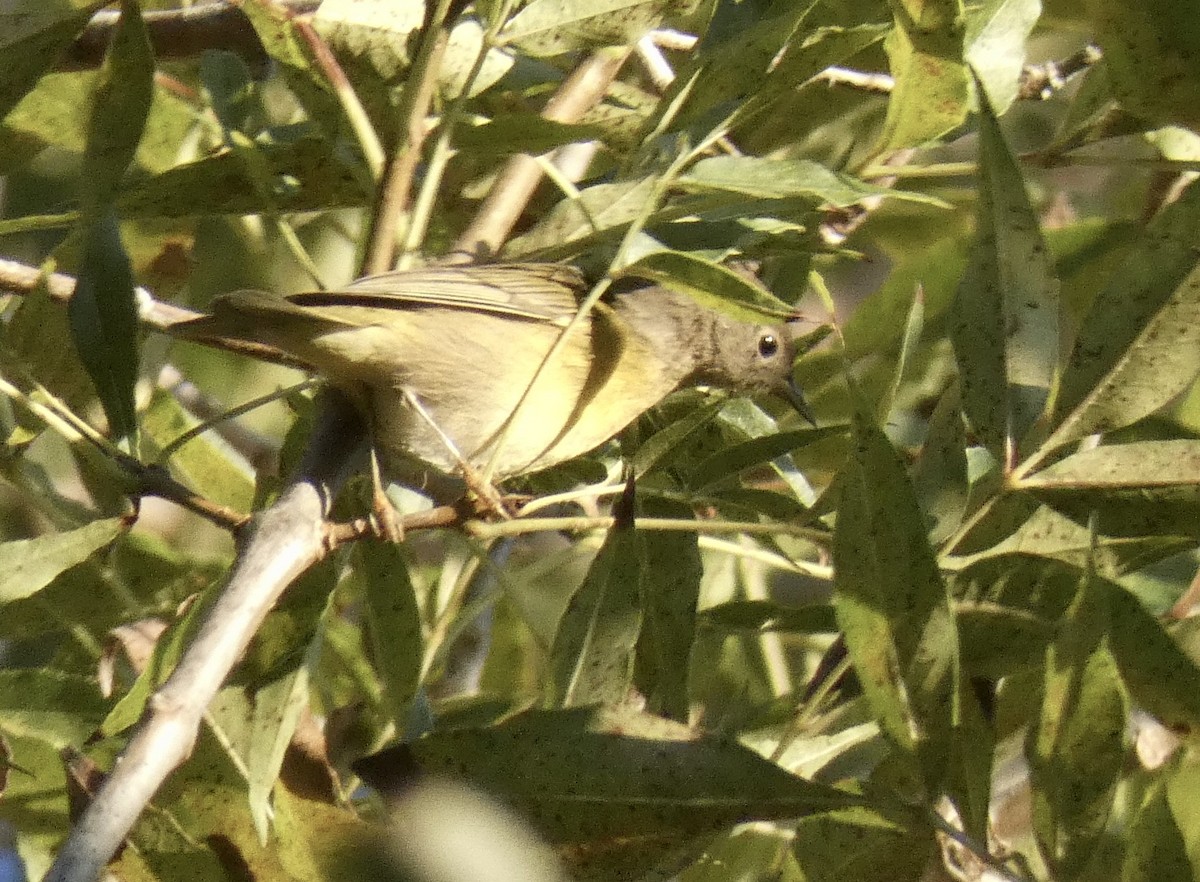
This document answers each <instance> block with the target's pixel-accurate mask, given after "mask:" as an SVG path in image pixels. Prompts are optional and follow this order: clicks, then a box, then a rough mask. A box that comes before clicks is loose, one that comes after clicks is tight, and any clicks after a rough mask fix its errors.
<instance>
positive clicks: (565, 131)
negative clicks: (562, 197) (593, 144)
mask: <svg viewBox="0 0 1200 882" xmlns="http://www.w3.org/2000/svg"><path fill="white" fill-rule="evenodd" d="M601 137H603V131H602V130H601V129H600V128H599V127H598V126H593V125H584V124H579V123H562V122H555V121H554V120H550V119H546V118H545V117H542V116H539V115H538V114H535V113H526V114H517V113H506V114H500V115H498V116H495V117H493V118H492V119H491V120H489V121H487V122H485V123H483V124H482V125H478V126H460V127H459V128H457V129H455V132H454V144H455V146H456V147H458V148H459V149H461V150H469V151H472V152H475V153H481V154H485V155H505V154H509V153H546V152H547V151H549V150H554V149H555V148H558V147H562V146H563V145H565V144H573V143H575V142H577V141H595V140H598V139H600V138H601Z"/></svg>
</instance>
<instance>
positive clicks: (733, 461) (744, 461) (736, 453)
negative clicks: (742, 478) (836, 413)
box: [687, 426, 846, 490]
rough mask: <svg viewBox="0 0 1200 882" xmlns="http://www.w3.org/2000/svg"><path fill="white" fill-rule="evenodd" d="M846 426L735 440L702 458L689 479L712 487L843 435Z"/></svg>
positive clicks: (705, 487) (702, 486)
mask: <svg viewBox="0 0 1200 882" xmlns="http://www.w3.org/2000/svg"><path fill="white" fill-rule="evenodd" d="M845 430H846V427H845V426H822V427H821V428H819V429H799V430H797V431H794V432H775V433H773V434H770V435H763V436H762V437H759V438H751V439H750V440H748V441H743V442H741V443H740V444H732V445H730V446H728V447H726V448H725V449H724V450H718V451H717V452H716V453H714V454H712V455H711V456H709V457H707V458H706V459H704V460H702V461H701V462H699V463H698V464H697V465H696V466H695V468H694V469H692V470H690V471H689V472H688V475H687V481H688V484H690V485H691V486H693V487H695V488H696V489H697V490H709V489H711V488H712V487H713V486H714V485H717V484H720V483H721V482H724V481H728V480H729V479H730V478H734V477H736V476H737V475H738V474H739V473H740V472H743V471H745V470H746V469H749V468H753V467H755V466H759V465H763V464H764V463H768V462H771V461H773V460H775V459H777V458H779V457H781V456H784V455H785V454H788V453H791V452H792V451H793V450H796V449H797V448H800V447H804V446H806V445H808V444H815V443H816V442H818V441H821V440H823V439H825V438H829V437H831V436H835V435H841V434H843V433H844V432H845Z"/></svg>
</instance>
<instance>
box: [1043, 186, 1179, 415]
mask: <svg viewBox="0 0 1200 882" xmlns="http://www.w3.org/2000/svg"><path fill="white" fill-rule="evenodd" d="M1198 247H1200V182H1193V183H1192V184H1191V185H1190V186H1189V187H1188V188H1187V189H1186V190H1184V191H1183V193H1182V195H1181V196H1180V197H1179V199H1178V200H1176V201H1175V202H1173V203H1171V204H1170V205H1168V206H1166V207H1165V208H1164V209H1163V210H1162V211H1161V212H1160V213H1159V214H1158V216H1157V217H1155V218H1154V220H1153V221H1152V222H1151V223H1150V225H1149V227H1148V228H1147V229H1146V232H1145V235H1144V236H1143V237H1142V239H1141V241H1140V243H1139V245H1138V247H1137V249H1136V250H1135V251H1134V253H1133V254H1131V255H1130V256H1129V258H1128V259H1127V260H1125V261H1123V262H1122V263H1121V265H1120V266H1119V267H1118V268H1117V270H1116V272H1115V273H1113V276H1112V278H1111V279H1109V280H1108V283H1107V284H1106V285H1105V286H1104V288H1103V290H1101V291H1100V293H1099V294H1098V295H1097V296H1096V300H1095V302H1094V303H1093V304H1092V308H1091V310H1090V311H1089V312H1088V314H1087V316H1086V317H1085V318H1084V321H1083V325H1082V327H1080V329H1079V334H1078V336H1077V337H1076V339H1075V346H1074V348H1073V350H1072V352H1071V357H1070V360H1069V361H1068V363H1067V366H1066V369H1065V370H1064V371H1063V379H1062V385H1061V388H1060V389H1059V394H1058V399H1057V402H1056V406H1055V418H1056V420H1058V421H1060V422H1061V421H1063V420H1064V419H1065V418H1066V415H1067V414H1070V413H1072V412H1074V411H1077V410H1080V409H1081V408H1082V406H1083V402H1084V400H1085V399H1086V398H1088V397H1089V396H1091V395H1093V393H1094V391H1095V390H1096V389H1097V388H1098V387H1099V386H1100V385H1101V383H1102V381H1103V379H1104V378H1105V377H1106V376H1111V375H1113V373H1115V372H1116V371H1117V370H1118V368H1119V366H1120V364H1121V362H1122V361H1124V360H1126V358H1127V356H1126V353H1127V352H1128V351H1129V350H1130V349H1131V347H1133V345H1134V344H1135V342H1136V341H1138V340H1139V339H1142V340H1143V341H1144V342H1146V341H1145V340H1144V338H1145V329H1146V328H1147V327H1148V326H1149V325H1150V324H1151V322H1153V321H1154V320H1155V317H1156V316H1158V315H1160V314H1161V313H1162V312H1163V310H1164V308H1165V307H1166V304H1168V303H1169V302H1170V301H1171V300H1172V299H1173V298H1174V297H1176V296H1178V293H1179V289H1180V286H1181V285H1183V284H1184V281H1185V280H1186V279H1187V278H1188V277H1189V274H1190V273H1191V272H1192V271H1193V270H1194V268H1195V267H1196V263H1197V260H1196V249H1197V248H1198ZM1178 332H1179V331H1178V330H1177V329H1176V330H1171V329H1168V333H1169V334H1170V333H1178ZM1164 379H1165V380H1166V381H1167V383H1168V385H1173V384H1174V383H1175V382H1176V380H1175V378H1174V377H1167V378H1164ZM1141 391H1142V392H1143V393H1145V392H1147V391H1149V390H1141ZM1101 430H1102V429H1097V431H1101Z"/></svg>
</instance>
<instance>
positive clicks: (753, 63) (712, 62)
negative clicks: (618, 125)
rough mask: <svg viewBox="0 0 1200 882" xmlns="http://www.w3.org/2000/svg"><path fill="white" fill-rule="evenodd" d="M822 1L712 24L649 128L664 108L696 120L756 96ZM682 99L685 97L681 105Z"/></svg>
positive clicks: (682, 120) (683, 119)
mask: <svg viewBox="0 0 1200 882" xmlns="http://www.w3.org/2000/svg"><path fill="white" fill-rule="evenodd" d="M818 5H819V4H818V3H817V2H815V0H808V2H798V3H784V4H780V5H779V6H777V7H773V8H772V9H771V13H773V14H770V15H769V16H762V17H755V18H754V19H752V20H751V21H750V22H749V26H743V27H740V28H727V29H726V30H724V31H720V32H719V31H718V29H717V28H716V27H713V28H711V29H710V31H709V33H708V35H707V37H706V39H705V40H704V41H703V42H701V44H700V46H699V47H698V51H696V52H694V53H693V54H692V58H691V64H690V65H688V66H685V67H684V68H682V69H681V70H680V71H679V72H678V75H677V76H676V78H675V80H674V81H673V82H672V84H671V87H670V88H669V89H668V90H667V93H666V95H665V96H664V99H663V100H662V101H661V102H660V103H659V109H658V112H657V113H655V114H654V116H653V117H652V118H651V119H650V121H649V123H648V130H649V131H653V130H655V129H657V128H658V127H659V126H661V124H662V115H663V114H666V113H673V112H676V111H678V116H677V117H676V119H675V120H674V125H675V126H676V127H683V126H690V125H694V124H695V123H696V122H697V121H705V122H708V123H709V124H711V123H712V122H713V120H712V119H711V117H712V116H714V115H716V114H718V113H721V112H722V111H729V110H731V109H733V108H735V107H736V106H737V102H739V101H743V100H746V99H747V97H748V96H753V95H754V94H755V93H756V92H757V91H758V90H759V89H760V88H761V87H762V85H763V83H764V80H765V78H766V77H767V75H768V72H769V71H770V70H771V68H772V65H773V64H774V63H775V62H776V60H777V59H778V58H779V56H780V52H781V51H782V50H783V49H784V47H786V46H788V45H789V43H791V42H792V41H793V40H797V39H798V38H799V37H800V35H801V34H802V33H803V32H802V30H801V28H802V26H803V25H804V23H805V21H806V19H807V18H808V15H809V13H811V12H812V10H813V9H814V8H815V7H817V6H818ZM743 24H745V23H744V22H743ZM831 63H833V62H827V63H826V66H827V65H828V64H831ZM813 73H816V71H814V72H813ZM810 76H811V74H810ZM788 82H789V83H790V85H791V86H792V88H794V87H795V86H796V85H798V84H799V83H801V82H803V80H799V79H796V78H790V79H789V80H788ZM681 102H685V103H683V104H682V109H680V104H681Z"/></svg>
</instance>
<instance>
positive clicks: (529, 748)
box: [355, 709, 859, 879]
mask: <svg viewBox="0 0 1200 882" xmlns="http://www.w3.org/2000/svg"><path fill="white" fill-rule="evenodd" d="M414 761H415V763H416V764H417V767H418V769H419V770H421V771H424V772H429V773H434V774H437V773H451V772H452V773H453V774H455V775H457V776H462V777H464V778H466V780H467V781H468V782H469V783H471V784H474V785H475V786H477V787H480V788H482V789H483V790H484V791H485V792H488V793H491V794H492V795H493V796H496V797H498V798H499V799H501V800H502V801H503V802H505V803H507V804H508V805H510V806H512V807H514V808H515V809H517V810H518V811H520V812H521V813H522V814H524V815H525V817H527V818H529V819H530V820H531V821H532V823H533V824H534V826H535V828H536V829H537V830H538V831H539V832H540V833H541V834H542V835H543V836H544V837H545V838H546V840H547V841H549V842H550V843H551V844H552V845H555V846H557V847H558V848H559V849H560V852H561V853H566V854H568V855H573V856H575V859H576V860H577V861H579V862H580V864H579V865H577V867H576V878H585V877H586V878H589V879H617V878H641V877H642V875H643V874H644V873H645V872H646V871H647V870H649V869H650V868H652V867H653V866H655V865H656V864H658V863H659V861H660V860H661V859H662V858H663V857H664V855H676V856H675V857H674V861H676V862H677V861H678V856H677V855H678V852H679V851H685V850H687V849H688V848H689V847H690V848H692V849H695V848H696V847H698V846H699V845H701V844H702V843H704V842H707V841H708V840H709V839H710V838H711V836H712V834H713V833H715V832H718V831H721V830H723V829H727V828H729V827H731V826H732V825H733V824H735V823H738V822H743V821H749V820H768V819H772V818H775V819H782V818H798V817H804V816H806V815H810V814H812V813H814V812H819V811H828V810H833V809H838V808H844V807H846V806H849V805H854V804H856V803H858V801H859V800H858V799H857V798H855V797H854V796H851V795H850V794H847V793H844V792H841V791H838V790H835V789H833V788H831V787H826V786H824V785H821V784H815V783H812V782H809V781H806V780H804V779H802V778H799V777H796V776H794V775H791V774H789V773H788V772H786V771H784V770H783V769H781V768H780V767H779V766H777V765H775V764H773V763H770V762H768V761H767V760H765V759H763V758H762V757H760V756H758V755H757V754H756V753H754V752H753V751H751V750H749V749H747V748H746V747H743V746H742V745H740V744H738V743H737V742H736V741H734V740H731V739H725V738H720V739H718V738H710V737H705V736H700V737H697V734H696V732H695V731H694V730H692V729H690V728H688V727H686V726H683V725H680V724H677V723H671V722H669V721H666V720H660V719H656V718H653V717H649V716H646V715H640V714H632V713H625V714H621V715H598V714H595V713H593V712H591V711H586V710H580V709H576V710H571V711H551V712H546V711H535V712H529V713H525V714H522V715H520V716H518V717H515V718H513V719H512V720H509V721H508V722H505V723H502V724H501V725H499V726H493V727H488V728H482V729H459V730H454V731H444V732H434V733H432V734H431V735H428V736H426V737H424V738H421V739H420V740H418V741H415V742H413V743H412V744H410V745H404V746H401V747H396V748H391V749H389V750H387V751H384V752H383V753H380V754H376V755H375V756H373V757H369V758H367V759H366V760H362V761H360V762H359V763H357V764H356V766H355V768H356V771H358V772H359V774H360V775H362V776H363V778H364V780H366V781H367V782H368V783H370V784H372V786H375V787H377V788H381V787H382V788H383V789H385V791H386V790H388V789H390V787H392V786H396V785H397V784H399V785H401V786H402V782H403V775H402V772H403V768H404V767H405V766H406V765H407V766H408V767H409V768H411V765H410V764H411V763H413V762H414ZM397 772H400V773H401V774H397ZM675 867H676V869H677V868H678V864H677V863H675ZM581 869H582V870H586V871H587V872H586V873H581V872H580V870H581Z"/></svg>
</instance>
